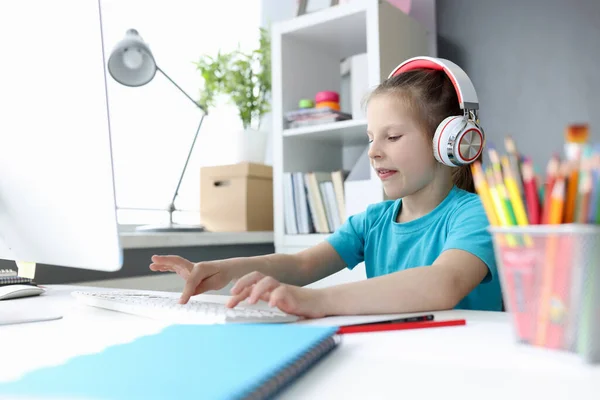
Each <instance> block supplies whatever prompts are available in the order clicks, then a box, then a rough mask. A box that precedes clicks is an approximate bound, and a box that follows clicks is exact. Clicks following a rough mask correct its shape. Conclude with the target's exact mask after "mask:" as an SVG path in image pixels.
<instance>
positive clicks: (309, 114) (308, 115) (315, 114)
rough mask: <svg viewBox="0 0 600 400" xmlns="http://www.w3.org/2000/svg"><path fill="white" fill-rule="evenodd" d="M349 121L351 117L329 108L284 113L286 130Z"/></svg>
mask: <svg viewBox="0 0 600 400" xmlns="http://www.w3.org/2000/svg"><path fill="white" fill-rule="evenodd" d="M349 119H352V115H350V114H347V113H344V112H341V111H337V110H334V109H332V108H330V107H321V108H304V109H300V110H294V111H289V112H287V113H285V122H286V124H287V127H288V128H300V127H303V126H311V125H319V124H326V123H330V122H337V121H345V120H349Z"/></svg>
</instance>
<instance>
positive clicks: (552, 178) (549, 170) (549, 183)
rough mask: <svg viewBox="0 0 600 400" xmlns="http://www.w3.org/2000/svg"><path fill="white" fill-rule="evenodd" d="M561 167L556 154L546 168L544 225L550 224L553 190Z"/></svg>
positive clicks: (543, 207) (543, 209) (543, 206)
mask: <svg viewBox="0 0 600 400" xmlns="http://www.w3.org/2000/svg"><path fill="white" fill-rule="evenodd" d="M559 166H560V159H559V157H558V156H557V155H556V154H553V155H552V157H551V158H550V161H548V165H547V166H546V182H545V183H544V185H545V187H546V188H545V189H544V201H543V203H542V224H547V223H548V218H549V216H550V203H551V197H552V188H553V187H554V182H556V176H557V174H558V169H559Z"/></svg>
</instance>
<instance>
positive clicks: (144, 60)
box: [108, 29, 157, 86]
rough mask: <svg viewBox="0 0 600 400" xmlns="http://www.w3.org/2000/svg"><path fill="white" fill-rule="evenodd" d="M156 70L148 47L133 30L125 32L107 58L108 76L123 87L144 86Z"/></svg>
mask: <svg viewBox="0 0 600 400" xmlns="http://www.w3.org/2000/svg"><path fill="white" fill-rule="evenodd" d="M156 69H157V67H156V62H155V61H154V57H153V56H152V52H151V51H150V47H148V45H147V44H146V42H144V40H143V39H142V37H141V36H140V35H139V33H138V32H137V31H136V30H135V29H129V30H128V31H127V33H126V34H125V38H124V39H123V40H121V41H120V42H119V43H117V45H116V46H115V47H114V49H113V51H112V52H111V53H110V57H109V58H108V72H109V73H110V76H112V77H113V79H114V80H116V81H117V82H119V83H120V84H122V85H125V86H142V85H145V84H146V83H148V82H150V81H151V80H152V78H154V75H155V74H156Z"/></svg>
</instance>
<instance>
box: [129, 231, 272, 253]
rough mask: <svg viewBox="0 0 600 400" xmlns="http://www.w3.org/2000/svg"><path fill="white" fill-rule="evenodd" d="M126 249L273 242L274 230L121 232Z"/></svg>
mask: <svg viewBox="0 0 600 400" xmlns="http://www.w3.org/2000/svg"><path fill="white" fill-rule="evenodd" d="M119 237H120V239H121V246H122V247H123V248H124V249H143V248H152V247H186V246H221V245H223V246H224V245H243V244H262V243H273V240H274V239H273V232H136V231H125V232H121V233H119Z"/></svg>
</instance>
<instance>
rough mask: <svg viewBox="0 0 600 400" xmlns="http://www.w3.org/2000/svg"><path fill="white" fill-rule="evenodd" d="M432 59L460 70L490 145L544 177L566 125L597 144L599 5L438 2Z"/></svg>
mask: <svg viewBox="0 0 600 400" xmlns="http://www.w3.org/2000/svg"><path fill="white" fill-rule="evenodd" d="M436 12H437V24H438V25H437V33H438V55H439V56H440V57H443V58H448V59H450V60H453V61H455V62H456V63H458V64H459V65H461V66H462V67H463V68H464V69H465V70H466V72H467V73H468V74H469V76H470V77H471V79H472V80H473V83H474V85H475V88H476V90H477V92H478V95H479V100H480V103H481V108H482V110H481V113H480V116H481V122H482V124H483V126H484V129H485V130H486V133H487V134H488V138H489V139H490V140H491V141H492V142H494V143H495V145H496V147H500V146H501V148H502V150H503V149H504V147H503V146H504V144H503V142H502V140H503V137H504V136H505V135H507V134H510V135H514V137H515V138H516V140H517V145H518V146H519V149H520V150H521V151H522V152H523V153H526V154H528V155H531V156H532V157H533V160H534V162H535V163H536V166H537V167H538V168H540V169H541V170H542V171H543V170H545V162H546V160H547V159H548V158H549V156H550V155H551V153H552V152H555V151H558V152H561V153H562V144H563V140H564V130H565V126H566V125H567V124H569V123H573V122H587V123H589V124H590V128H591V132H592V140H594V141H597V140H599V139H600V1H598V0H500V1H499V0H438V1H437V10H436Z"/></svg>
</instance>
